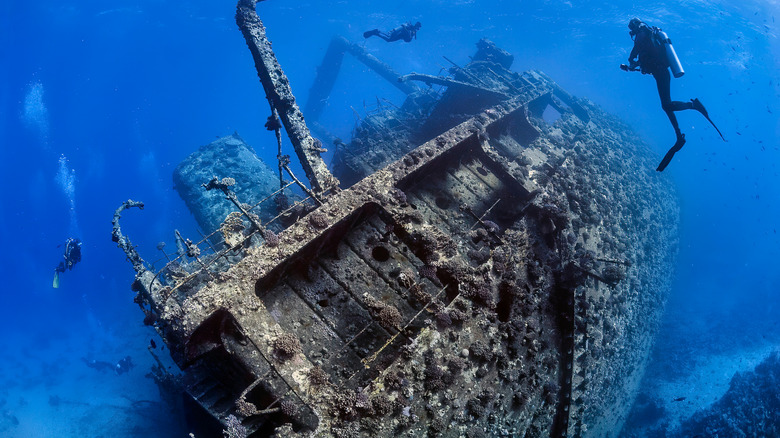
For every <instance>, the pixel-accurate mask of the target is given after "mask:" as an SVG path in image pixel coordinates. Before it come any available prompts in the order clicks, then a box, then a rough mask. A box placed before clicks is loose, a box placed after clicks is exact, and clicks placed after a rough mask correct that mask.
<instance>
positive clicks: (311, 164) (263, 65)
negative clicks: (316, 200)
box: [236, 0, 339, 193]
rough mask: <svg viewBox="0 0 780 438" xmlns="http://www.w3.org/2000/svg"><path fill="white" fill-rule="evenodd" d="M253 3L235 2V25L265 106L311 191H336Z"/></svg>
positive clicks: (332, 177)
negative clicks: (284, 134)
mask: <svg viewBox="0 0 780 438" xmlns="http://www.w3.org/2000/svg"><path fill="white" fill-rule="evenodd" d="M257 3H258V0H239V1H238V5H237V6H236V9H237V10H236V23H237V24H238V27H239V28H240V29H241V33H243V35H244V39H246V43H247V45H248V46H249V50H250V51H251V52H252V58H254V61H255V68H256V69H257V75H258V76H259V77H260V82H261V83H262V84H263V89H264V90H265V96H266V98H267V99H268V103H269V104H270V105H271V109H272V110H276V111H277V112H278V114H279V119H280V120H281V122H282V124H283V125H284V129H285V131H287V135H288V137H290V142H291V143H292V145H293V147H294V148H295V152H296V153H297V154H298V158H299V159H300V161H301V167H303V170H304V172H306V177H307V178H308V179H309V182H310V184H311V187H312V190H313V191H314V192H318V193H322V192H325V191H327V190H330V189H335V188H338V185H339V181H338V179H336V178H335V177H334V176H333V175H332V174H331V173H330V171H329V170H328V167H327V166H326V165H325V161H323V160H322V157H320V155H319V154H320V150H319V145H318V144H317V143H318V142H317V141H316V140H315V139H314V138H313V137H312V136H311V133H310V132H309V128H308V127H306V122H304V120H303V114H302V113H301V110H300V109H299V108H298V105H297V104H296V103H295V96H294V95H293V93H292V90H291V89H290V83H289V82H288V80H287V76H285V74H284V71H282V67H281V66H280V65H279V61H277V59H276V55H274V52H273V50H272V49H271V42H270V41H268V38H267V37H266V35H265V27H264V26H263V22H262V21H260V17H259V16H258V15H257V11H256V9H255V8H256V5H257Z"/></svg>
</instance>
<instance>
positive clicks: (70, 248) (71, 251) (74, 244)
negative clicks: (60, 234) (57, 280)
mask: <svg viewBox="0 0 780 438" xmlns="http://www.w3.org/2000/svg"><path fill="white" fill-rule="evenodd" d="M63 257H64V258H65V260H63V261H61V262H60V264H59V265H57V267H56V268H55V269H54V271H55V272H65V270H66V269H67V270H71V269H73V266H75V265H76V263H78V262H80V261H81V240H79V239H70V238H69V239H68V241H67V242H65V253H64V254H63Z"/></svg>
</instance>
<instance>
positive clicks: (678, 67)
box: [653, 27, 685, 78]
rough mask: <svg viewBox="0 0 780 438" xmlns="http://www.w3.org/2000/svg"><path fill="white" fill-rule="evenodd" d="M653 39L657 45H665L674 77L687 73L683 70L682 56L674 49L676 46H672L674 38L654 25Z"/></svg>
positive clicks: (665, 51) (664, 48)
mask: <svg viewBox="0 0 780 438" xmlns="http://www.w3.org/2000/svg"><path fill="white" fill-rule="evenodd" d="M653 40H654V42H655V44H656V45H659V46H663V50H664V53H665V54H666V59H667V61H668V62H669V68H671V69H672V74H673V75H674V77H675V78H679V77H682V75H684V74H685V70H683V66H682V64H681V63H680V58H678V57H677V52H675V51H674V46H672V40H671V39H669V36H668V35H667V34H666V32H664V31H662V30H661V29H659V28H657V27H653Z"/></svg>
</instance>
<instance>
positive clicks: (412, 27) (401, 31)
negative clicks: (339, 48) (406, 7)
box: [363, 21, 422, 43]
mask: <svg viewBox="0 0 780 438" xmlns="http://www.w3.org/2000/svg"><path fill="white" fill-rule="evenodd" d="M421 27H422V24H420V22H419V21H418V22H417V23H415V24H412V22H411V21H410V22H407V23H404V24H402V25H401V26H400V27H396V28H395V29H393V30H391V31H390V33H384V32H382V31H380V30H379V29H374V30H369V31H366V32H363V38H369V37H372V36H378V37H379V38H382V39H383V40H385V41H387V42H388V43H392V42H393V41H398V40H404V41H405V42H407V43H410V42H412V39H417V31H418V30H420V28H421Z"/></svg>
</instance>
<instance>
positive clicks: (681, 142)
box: [655, 134, 685, 172]
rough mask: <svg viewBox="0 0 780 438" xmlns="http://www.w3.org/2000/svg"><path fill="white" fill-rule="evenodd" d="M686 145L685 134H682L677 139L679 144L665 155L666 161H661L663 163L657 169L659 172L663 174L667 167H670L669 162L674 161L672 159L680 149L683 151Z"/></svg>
mask: <svg viewBox="0 0 780 438" xmlns="http://www.w3.org/2000/svg"><path fill="white" fill-rule="evenodd" d="M684 144H685V134H680V137H679V138H678V139H677V143H675V144H674V146H672V148H671V149H669V152H667V153H666V155H664V159H663V160H661V163H660V164H659V165H658V167H657V168H656V169H655V170H657V171H658V172H663V171H664V169H666V166H668V165H669V162H671V161H672V157H674V154H675V153H677V151H679V150H680V149H682V147H683V145H684Z"/></svg>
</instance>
